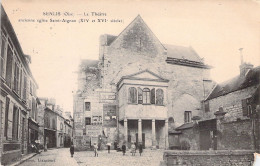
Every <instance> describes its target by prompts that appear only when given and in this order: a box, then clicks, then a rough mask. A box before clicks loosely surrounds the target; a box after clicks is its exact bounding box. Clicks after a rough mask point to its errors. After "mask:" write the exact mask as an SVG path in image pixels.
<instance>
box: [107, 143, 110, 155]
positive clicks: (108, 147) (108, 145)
mask: <svg viewBox="0 0 260 166" xmlns="http://www.w3.org/2000/svg"><path fill="white" fill-rule="evenodd" d="M110 146H111V143H107V151H108V153H110Z"/></svg>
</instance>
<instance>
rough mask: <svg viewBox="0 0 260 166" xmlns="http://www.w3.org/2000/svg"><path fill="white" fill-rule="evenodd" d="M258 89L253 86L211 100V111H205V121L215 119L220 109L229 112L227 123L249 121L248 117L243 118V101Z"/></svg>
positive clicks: (226, 116)
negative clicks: (239, 120) (241, 120)
mask: <svg viewBox="0 0 260 166" xmlns="http://www.w3.org/2000/svg"><path fill="white" fill-rule="evenodd" d="M256 89H257V87H256V86H252V87H249V88H246V89H242V90H239V91H235V92H232V93H229V94H227V95H224V96H220V97H218V98H215V99H211V100H209V108H210V111H209V112H205V111H204V115H203V119H204V120H206V119H212V118H215V115H214V113H215V112H216V111H218V110H219V107H222V108H223V110H224V111H225V112H227V114H226V115H225V120H226V121H236V120H237V119H238V118H239V119H248V117H247V116H243V112H242V101H241V100H242V99H246V98H248V97H251V95H252V94H253V93H254V92H255V90H256Z"/></svg>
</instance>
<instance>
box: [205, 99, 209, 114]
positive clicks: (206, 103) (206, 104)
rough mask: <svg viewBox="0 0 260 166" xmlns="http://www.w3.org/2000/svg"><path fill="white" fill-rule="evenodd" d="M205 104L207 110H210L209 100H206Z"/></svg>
mask: <svg viewBox="0 0 260 166" xmlns="http://www.w3.org/2000/svg"><path fill="white" fill-rule="evenodd" d="M204 106H205V112H209V111H210V109H209V101H205V102H204Z"/></svg>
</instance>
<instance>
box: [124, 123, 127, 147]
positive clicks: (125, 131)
mask: <svg viewBox="0 0 260 166" xmlns="http://www.w3.org/2000/svg"><path fill="white" fill-rule="evenodd" d="M127 130H128V129H127V119H124V136H125V145H127V141H128V140H127V138H128V134H127Z"/></svg>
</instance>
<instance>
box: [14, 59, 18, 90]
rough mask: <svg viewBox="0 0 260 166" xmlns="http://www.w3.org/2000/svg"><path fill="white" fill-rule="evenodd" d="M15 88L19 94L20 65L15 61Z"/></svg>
mask: <svg viewBox="0 0 260 166" xmlns="http://www.w3.org/2000/svg"><path fill="white" fill-rule="evenodd" d="M14 90H15V92H16V93H17V94H19V67H18V64H17V63H15V68H14Z"/></svg>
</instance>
